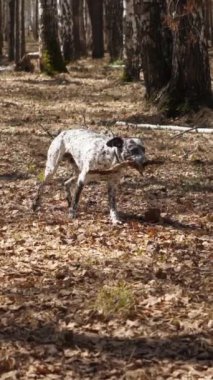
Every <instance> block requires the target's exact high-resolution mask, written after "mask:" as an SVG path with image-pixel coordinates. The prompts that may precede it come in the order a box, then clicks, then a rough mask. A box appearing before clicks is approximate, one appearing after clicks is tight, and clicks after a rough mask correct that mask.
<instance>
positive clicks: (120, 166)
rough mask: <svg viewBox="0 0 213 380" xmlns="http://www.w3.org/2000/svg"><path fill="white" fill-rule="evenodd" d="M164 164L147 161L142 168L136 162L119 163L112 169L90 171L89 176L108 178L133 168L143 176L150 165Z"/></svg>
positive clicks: (157, 161)
mask: <svg viewBox="0 0 213 380" xmlns="http://www.w3.org/2000/svg"><path fill="white" fill-rule="evenodd" d="M162 163H163V161H160V160H146V161H144V164H143V165H142V166H139V165H137V164H136V162H133V161H129V160H126V161H123V162H119V163H118V164H116V165H114V166H113V167H112V168H111V169H105V170H101V169H97V170H90V171H89V174H99V175H103V176H108V175H111V174H116V173H117V172H119V171H120V170H123V169H127V168H128V167H131V168H132V169H135V170H137V172H139V173H140V174H141V175H142V174H143V170H144V169H145V168H146V167H147V166H148V165H153V164H154V165H155V164H156V165H159V164H162Z"/></svg>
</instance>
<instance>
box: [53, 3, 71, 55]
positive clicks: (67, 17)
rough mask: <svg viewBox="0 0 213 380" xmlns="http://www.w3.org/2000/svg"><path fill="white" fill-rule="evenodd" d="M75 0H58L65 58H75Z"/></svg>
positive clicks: (62, 49) (60, 31) (61, 43)
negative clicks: (73, 5) (73, 6)
mask: <svg viewBox="0 0 213 380" xmlns="http://www.w3.org/2000/svg"><path fill="white" fill-rule="evenodd" d="M72 3H73V0H57V5H58V16H59V37H60V38H59V39H60V45H61V52H62V54H63V57H64V60H65V61H66V62H69V61H70V60H71V59H73V58H74V41H73V40H74V37H73V9H72Z"/></svg>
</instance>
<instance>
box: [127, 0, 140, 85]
mask: <svg viewBox="0 0 213 380" xmlns="http://www.w3.org/2000/svg"><path fill="white" fill-rule="evenodd" d="M123 4H124V20H123V22H124V59H125V69H124V79H125V80H127V81H131V80H139V79H140V71H141V22H142V18H141V17H142V0H124V2H123Z"/></svg>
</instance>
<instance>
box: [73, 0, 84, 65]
mask: <svg viewBox="0 0 213 380" xmlns="http://www.w3.org/2000/svg"><path fill="white" fill-rule="evenodd" d="M73 22H74V30H73V33H74V46H75V58H76V59H77V58H79V57H81V56H86V53H87V51H86V31H85V25H84V4H83V0H73Z"/></svg>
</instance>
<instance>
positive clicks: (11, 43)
mask: <svg viewBox="0 0 213 380" xmlns="http://www.w3.org/2000/svg"><path fill="white" fill-rule="evenodd" d="M8 29H9V30H8V58H9V61H13V60H14V58H15V0H10V1H9V28H8Z"/></svg>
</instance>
